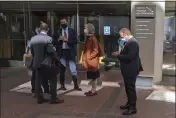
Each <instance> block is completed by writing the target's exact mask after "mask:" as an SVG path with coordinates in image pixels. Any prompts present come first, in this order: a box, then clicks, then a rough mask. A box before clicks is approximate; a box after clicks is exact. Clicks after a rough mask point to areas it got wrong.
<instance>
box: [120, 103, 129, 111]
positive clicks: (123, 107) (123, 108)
mask: <svg viewBox="0 0 176 118" xmlns="http://www.w3.org/2000/svg"><path fill="white" fill-rule="evenodd" d="M128 108H129V105H128V104H126V105H124V106H123V105H122V106H120V109H121V110H125V109H128Z"/></svg>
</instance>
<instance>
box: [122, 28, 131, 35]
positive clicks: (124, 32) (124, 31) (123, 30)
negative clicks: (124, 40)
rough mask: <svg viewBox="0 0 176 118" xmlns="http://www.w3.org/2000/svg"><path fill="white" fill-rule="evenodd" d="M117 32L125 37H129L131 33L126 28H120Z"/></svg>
mask: <svg viewBox="0 0 176 118" xmlns="http://www.w3.org/2000/svg"><path fill="white" fill-rule="evenodd" d="M119 32H122V33H123V34H126V35H131V31H130V30H129V29H128V28H122V29H121V30H120V31H119Z"/></svg>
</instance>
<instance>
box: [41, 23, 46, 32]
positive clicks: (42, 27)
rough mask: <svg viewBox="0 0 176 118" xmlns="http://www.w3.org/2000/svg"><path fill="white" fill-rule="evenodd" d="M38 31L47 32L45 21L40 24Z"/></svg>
mask: <svg viewBox="0 0 176 118" xmlns="http://www.w3.org/2000/svg"><path fill="white" fill-rule="evenodd" d="M40 31H44V32H47V31H48V25H47V24H46V23H41V24H40Z"/></svg>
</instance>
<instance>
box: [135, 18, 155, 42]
mask: <svg viewBox="0 0 176 118" xmlns="http://www.w3.org/2000/svg"><path fill="white" fill-rule="evenodd" d="M134 32H135V34H134V35H135V37H136V39H137V40H141V39H143V40H154V39H155V19H150V18H148V19H143V18H141V19H140V18H138V19H136V20H135V28H134Z"/></svg>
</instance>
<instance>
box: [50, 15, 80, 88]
mask: <svg viewBox="0 0 176 118" xmlns="http://www.w3.org/2000/svg"><path fill="white" fill-rule="evenodd" d="M60 23H61V28H60V29H59V30H58V31H57V32H56V33H55V35H54V37H53V39H54V40H53V44H54V45H55V47H56V50H57V53H58V55H59V57H60V61H61V64H62V67H61V72H60V84H61V87H60V90H66V88H65V71H66V62H68V63H69V68H70V71H71V74H72V79H73V83H74V89H75V90H78V91H82V89H81V88H80V87H79V86H78V82H77V80H78V75H77V70H76V59H75V57H76V44H77V39H76V33H75V31H74V30H73V29H72V28H69V27H68V22H67V19H66V18H65V17H63V18H62V19H61V21H60Z"/></svg>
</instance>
